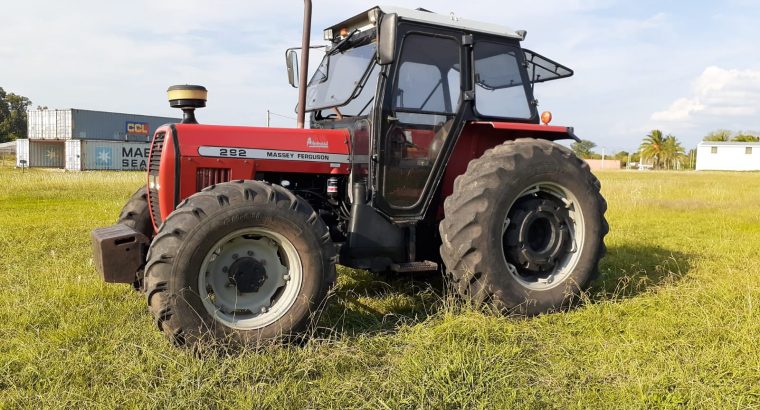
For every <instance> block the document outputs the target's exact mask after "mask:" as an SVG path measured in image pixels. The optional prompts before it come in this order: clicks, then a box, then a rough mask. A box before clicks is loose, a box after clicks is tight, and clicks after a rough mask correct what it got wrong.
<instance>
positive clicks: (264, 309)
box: [261, 306, 269, 313]
mask: <svg viewBox="0 0 760 410" xmlns="http://www.w3.org/2000/svg"><path fill="white" fill-rule="evenodd" d="M267 312H269V308H268V307H266V306H264V307H262V308H261V313H267Z"/></svg>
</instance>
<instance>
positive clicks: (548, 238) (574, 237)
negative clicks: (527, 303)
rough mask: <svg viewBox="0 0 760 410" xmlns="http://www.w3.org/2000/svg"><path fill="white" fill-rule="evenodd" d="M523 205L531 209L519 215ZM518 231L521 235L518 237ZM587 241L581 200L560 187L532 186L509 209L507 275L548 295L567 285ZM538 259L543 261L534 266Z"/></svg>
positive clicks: (505, 247) (504, 240)
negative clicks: (553, 290)
mask: <svg viewBox="0 0 760 410" xmlns="http://www.w3.org/2000/svg"><path fill="white" fill-rule="evenodd" d="M521 203H527V208H529V209H528V210H527V211H525V210H523V209H519V210H518V209H517V208H519V206H520V204H521ZM531 205H533V206H534V208H535V209H532V208H531ZM514 219H518V220H514ZM518 225H519V226H518ZM520 228H523V231H521V232H520V233H519V234H518V233H516V231H515V230H516V229H520ZM521 239H522V241H521ZM585 240H586V232H585V224H584V219H583V212H582V209H581V206H580V203H579V201H578V198H577V197H576V196H575V195H574V194H573V193H572V192H571V191H570V190H569V189H567V188H565V187H563V186H561V185H559V184H556V183H549V182H546V183H538V184H534V185H532V186H530V187H529V188H527V189H525V190H524V191H523V192H521V193H520V195H518V196H517V198H516V199H515V201H514V202H512V204H510V206H509V208H508V211H507V214H506V217H505V219H504V224H503V228H502V252H503V255H504V261H505V263H506V266H507V270H508V271H509V275H511V276H512V278H514V279H515V280H516V281H517V283H519V284H520V285H521V286H523V287H525V288H527V289H530V290H539V291H542V290H549V289H552V288H554V287H557V286H559V285H561V284H563V283H565V282H566V280H567V279H568V278H569V277H570V275H572V273H573V271H574V270H575V267H576V266H577V265H578V262H579V260H580V257H581V253H582V252H581V251H582V249H583V245H584V243H585ZM518 254H521V255H526V256H524V257H518V256H516V255H518ZM536 254H538V255H539V256H537V257H536V258H537V259H539V260H538V261H535V260H531V256H533V255H536Z"/></svg>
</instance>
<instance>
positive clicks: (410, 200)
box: [374, 25, 463, 220]
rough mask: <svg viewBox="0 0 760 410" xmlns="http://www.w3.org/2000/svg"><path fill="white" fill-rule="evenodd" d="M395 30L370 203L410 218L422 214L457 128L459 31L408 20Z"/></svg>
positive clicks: (459, 56)
mask: <svg viewBox="0 0 760 410" xmlns="http://www.w3.org/2000/svg"><path fill="white" fill-rule="evenodd" d="M399 34H400V35H399V47H397V49H398V50H400V51H398V54H397V59H396V63H394V66H393V68H392V69H391V70H389V72H388V78H387V80H386V91H385V97H384V100H383V112H382V114H383V115H382V120H381V124H380V127H379V132H378V136H379V138H377V140H376V144H377V145H376V147H377V152H378V162H377V164H376V170H377V177H378V178H377V181H376V183H377V186H376V192H377V194H378V195H376V196H375V201H374V205H375V207H377V208H378V209H380V210H381V211H383V212H384V213H386V214H387V215H389V216H391V217H393V218H394V219H413V220H414V219H421V218H422V217H423V216H424V212H425V209H424V208H425V206H426V198H428V196H429V195H432V193H431V191H432V190H433V188H434V186H435V185H436V184H435V183H434V182H435V181H433V178H432V176H433V175H435V172H433V171H434V170H435V169H436V166H437V165H436V164H438V163H439V162H440V161H441V159H442V155H441V154H442V153H443V149H442V148H443V147H444V146H445V143H446V141H447V140H448V139H449V137H451V136H452V133H453V132H454V130H457V129H460V127H459V126H458V124H457V122H458V121H461V119H459V120H458V118H461V116H457V113H458V112H459V110H460V109H461V104H462V103H461V101H462V98H461V94H462V91H461V89H462V86H461V85H462V69H461V67H462V63H463V58H462V44H461V40H462V34H461V33H457V32H454V31H440V32H429V31H423V30H421V29H419V28H417V27H415V26H413V25H402V26H401V27H400V30H399ZM427 202H429V201H427Z"/></svg>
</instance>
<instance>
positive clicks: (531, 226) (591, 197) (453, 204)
mask: <svg viewBox="0 0 760 410" xmlns="http://www.w3.org/2000/svg"><path fill="white" fill-rule="evenodd" d="M599 189H600V184H599V181H598V179H596V177H594V176H593V175H592V174H591V172H590V170H589V168H588V165H587V164H586V163H585V162H583V161H581V160H580V159H578V158H577V157H576V156H575V155H573V153H572V152H571V151H570V150H568V149H566V148H564V147H562V146H560V145H557V144H554V143H552V142H549V141H543V140H533V139H519V140H516V141H508V142H505V143H504V144H502V145H500V146H497V147H495V148H493V149H491V150H488V151H486V153H485V154H483V156H482V157H481V158H479V159H476V160H474V161H472V162H471V163H470V165H469V167H468V169H467V171H466V172H465V174H463V175H461V176H459V177H458V178H457V179H456V181H455V184H454V193H453V194H452V195H451V196H450V197H449V198H447V199H446V201H445V202H444V211H445V216H446V217H445V219H444V220H443V221H442V222H441V224H440V231H441V237H442V242H443V243H442V246H441V256H442V258H443V260H444V263H445V265H446V268H447V272H448V274H449V276H450V279H451V280H452V282H453V284H454V288H455V290H456V291H457V292H458V293H460V294H461V295H462V296H465V297H466V298H467V299H470V300H471V301H473V302H475V303H478V304H480V303H486V302H490V303H493V304H494V305H495V306H496V307H497V308H499V309H501V310H508V311H514V312H518V313H521V314H525V315H536V314H540V313H545V312H549V311H552V310H556V309H560V308H562V307H563V306H566V305H567V304H568V302H569V301H570V300H572V299H573V298H574V297H577V296H578V295H579V294H580V292H581V291H582V290H584V289H586V288H587V286H588V285H589V283H590V282H591V280H592V279H593V277H594V275H595V274H596V272H597V265H598V262H599V259H600V258H601V257H602V256H603V255H604V252H605V247H604V236H605V235H606V234H607V231H608V226H607V221H606V220H605V218H604V212H605V211H606V209H607V203H606V202H605V200H604V198H603V197H602V196H601V194H600V192H599Z"/></svg>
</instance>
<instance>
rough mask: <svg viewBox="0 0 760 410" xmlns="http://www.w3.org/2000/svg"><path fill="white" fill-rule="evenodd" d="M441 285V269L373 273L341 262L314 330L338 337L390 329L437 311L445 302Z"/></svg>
mask: <svg viewBox="0 0 760 410" xmlns="http://www.w3.org/2000/svg"><path fill="white" fill-rule="evenodd" d="M443 289H444V285H443V275H442V274H441V272H422V273H413V274H409V273H405V274H383V275H377V274H373V273H370V272H367V271H363V270H358V269H351V268H346V267H342V266H341V267H339V268H338V284H337V286H336V287H335V289H334V290H333V293H332V295H331V296H330V300H329V304H328V306H327V309H325V311H324V312H323V313H322V314H321V317H320V320H319V324H318V326H319V330H318V332H317V333H318V334H320V335H321V336H325V337H330V336H332V337H336V336H337V337H340V336H357V335H360V334H378V333H388V332H394V331H395V330H396V329H397V328H398V327H399V326H401V325H403V324H414V323H419V322H422V321H424V320H425V319H427V318H428V317H429V316H430V315H432V314H434V313H435V312H437V311H438V310H439V309H440V308H441V307H442V306H443V304H444V303H445V302H444V294H445V292H444V291H443Z"/></svg>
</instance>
